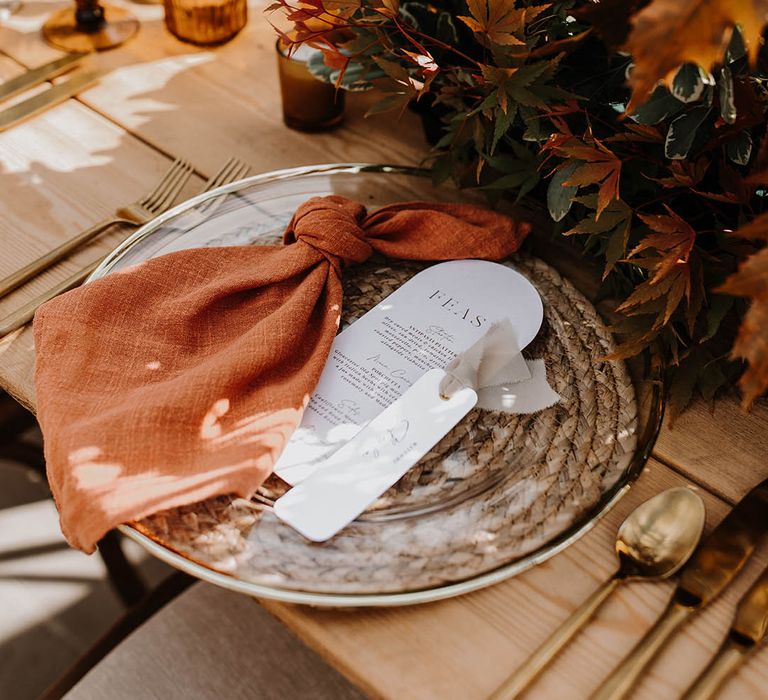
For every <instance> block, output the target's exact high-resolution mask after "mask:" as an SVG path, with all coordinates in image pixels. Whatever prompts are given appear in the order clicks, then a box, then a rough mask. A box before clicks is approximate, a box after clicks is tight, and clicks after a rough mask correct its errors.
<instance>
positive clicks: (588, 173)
mask: <svg viewBox="0 0 768 700" xmlns="http://www.w3.org/2000/svg"><path fill="white" fill-rule="evenodd" d="M549 147H550V144H547V148H549ZM554 150H555V151H556V152H557V154H558V155H560V156H563V157H565V158H569V159H578V160H583V161H585V163H584V164H583V165H580V166H579V168H578V169H577V170H576V171H574V173H573V174H572V175H571V176H570V177H569V178H568V180H566V181H565V183H564V184H565V185H567V186H572V187H583V186H585V185H599V189H598V192H597V214H596V218H598V219H599V218H600V214H602V213H603V211H604V210H605V208H606V207H607V206H608V205H609V204H610V203H611V202H612V201H614V200H617V199H619V180H620V177H621V165H622V162H621V159H620V158H619V157H618V156H617V155H616V154H615V153H613V152H612V151H611V150H609V149H608V148H606V147H605V146H603V145H602V144H601V143H600V142H598V141H595V146H591V145H587V144H585V143H584V142H582V141H580V140H579V139H572V140H571V141H567V142H566V143H564V144H561V145H559V146H555V147H554Z"/></svg>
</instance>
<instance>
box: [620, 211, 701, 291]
mask: <svg viewBox="0 0 768 700" xmlns="http://www.w3.org/2000/svg"><path fill="white" fill-rule="evenodd" d="M664 208H665V209H666V210H667V213H668V216H665V215H664V214H655V215H650V216H649V215H645V214H638V217H639V218H640V219H641V220H642V221H643V222H644V223H645V224H646V225H647V226H648V227H649V228H650V229H651V230H652V231H654V233H651V234H649V235H647V236H646V237H645V238H643V240H642V241H641V242H640V243H639V244H638V245H637V246H636V247H635V249H634V250H633V251H632V252H631V253H630V257H634V256H636V255H638V254H639V253H640V252H642V251H644V250H649V249H651V248H652V249H654V250H655V251H657V252H658V253H659V254H660V256H661V260H660V262H659V264H658V265H657V266H656V268H655V271H654V275H653V277H651V280H650V281H651V284H656V283H658V282H659V280H661V279H662V278H663V277H664V276H665V275H667V274H668V273H669V272H671V271H672V270H674V269H675V267H677V266H678V265H685V264H687V263H688V257H689V255H690V254H691V251H692V250H693V245H694V243H695V242H696V231H695V230H694V229H693V228H692V227H691V225H690V224H689V223H688V222H687V221H685V220H684V219H682V218H681V217H679V216H678V215H677V214H675V212H674V211H672V209H670V208H669V207H668V206H667V205H664Z"/></svg>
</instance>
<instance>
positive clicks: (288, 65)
mask: <svg viewBox="0 0 768 700" xmlns="http://www.w3.org/2000/svg"><path fill="white" fill-rule="evenodd" d="M307 53H308V51H302V50H301V49H300V50H299V51H297V52H295V53H294V54H293V55H288V49H287V48H286V46H285V45H284V44H283V43H282V42H281V41H279V40H278V42H277V70H278V73H279V75H280V94H281V95H282V98H283V121H284V122H285V125H286V126H287V127H290V128H291V129H297V130H299V131H329V130H331V129H335V128H336V127H337V126H339V124H341V122H342V121H343V120H344V91H343V90H337V89H336V87H335V86H333V85H331V84H330V83H324V82H322V81H320V80H318V79H317V78H315V76H313V75H312V73H310V72H309V68H308V67H307V61H306V56H307Z"/></svg>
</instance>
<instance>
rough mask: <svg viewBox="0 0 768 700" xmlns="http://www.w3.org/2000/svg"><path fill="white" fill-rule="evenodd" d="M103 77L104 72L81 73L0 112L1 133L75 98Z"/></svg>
mask: <svg viewBox="0 0 768 700" xmlns="http://www.w3.org/2000/svg"><path fill="white" fill-rule="evenodd" d="M102 75H103V72H102V71H81V72H79V73H75V74H74V75H73V76H72V77H71V78H69V79H68V80H65V81H64V82H61V83H58V84H57V85H54V86H53V87H50V88H48V89H47V90H44V91H43V92H40V93H38V94H37V95H33V96H32V97H29V98H27V99H26V100H24V101H22V102H19V103H18V104H15V105H13V106H12V107H7V108H6V109H4V110H3V111H2V112H0V131H5V130H6V129H10V128H11V127H12V126H16V124H18V123H20V122H22V121H24V120H25V119H29V118H30V117H34V116H35V115H36V114H40V112H43V111H45V110H46V109H49V108H51V107H53V106H55V105H57V104H59V103H61V102H64V101H65V100H68V99H69V98H70V97H74V96H75V95H76V94H77V93H78V92H80V91H82V90H84V89H85V88H87V87H89V86H90V85H92V84H93V83H95V82H96V81H97V80H98V79H99V78H100V77H101V76H102Z"/></svg>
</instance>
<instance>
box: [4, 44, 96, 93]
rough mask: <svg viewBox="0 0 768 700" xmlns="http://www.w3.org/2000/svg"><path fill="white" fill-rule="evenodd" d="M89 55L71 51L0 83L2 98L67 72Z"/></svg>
mask: <svg viewBox="0 0 768 700" xmlns="http://www.w3.org/2000/svg"><path fill="white" fill-rule="evenodd" d="M87 55H88V54H87V53H70V54H67V55H66V56H62V57H61V58H57V59H56V60H55V61H50V62H49V63H46V64H45V65H42V66H39V67H38V68H33V69H32V70H28V71H26V72H25V73H22V74H21V75H18V76H16V77H15V78H11V79H10V80H7V81H6V82H4V83H0V100H7V99H8V98H9V97H13V96H14V95H18V94H19V93H20V92H24V90H28V89H29V88H32V87H35V85H39V84H40V83H42V82H43V81H45V80H50V79H51V78H55V77H56V76H57V75H61V74H62V73H66V71H68V70H70V69H72V68H74V67H75V66H76V65H77V64H78V63H80V61H82V60H83V59H84V58H85V57H86V56H87Z"/></svg>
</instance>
